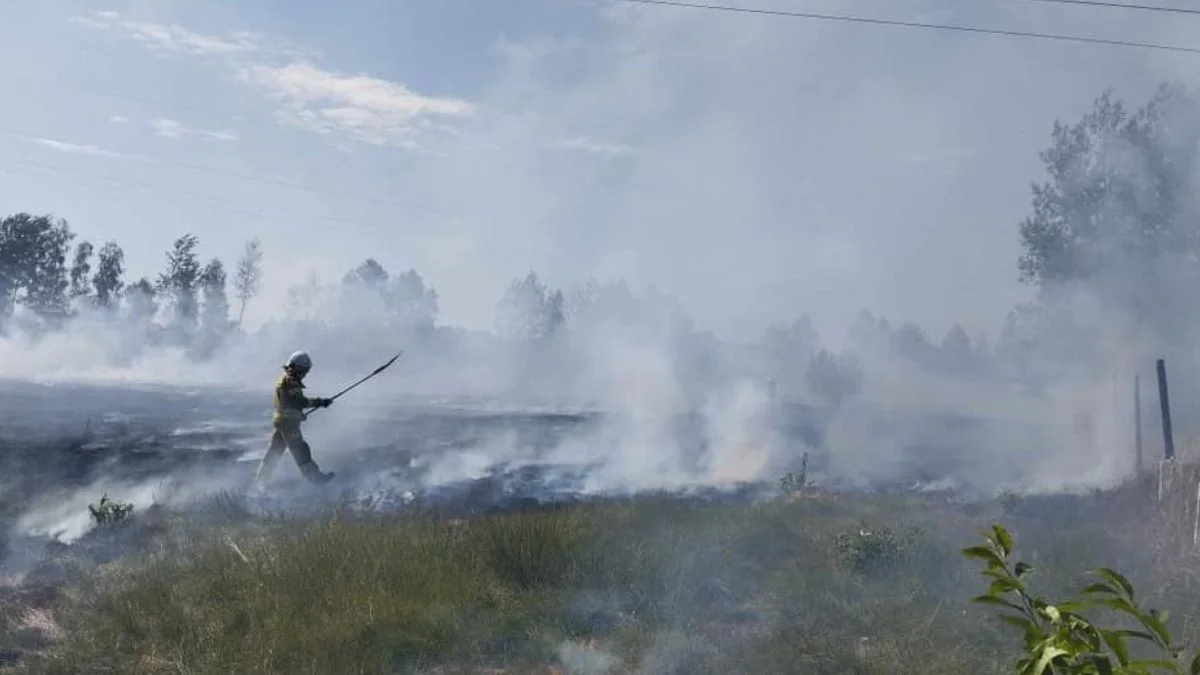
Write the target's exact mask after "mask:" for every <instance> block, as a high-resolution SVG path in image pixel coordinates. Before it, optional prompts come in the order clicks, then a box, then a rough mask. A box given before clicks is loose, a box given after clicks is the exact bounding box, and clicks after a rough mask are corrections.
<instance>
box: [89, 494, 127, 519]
mask: <svg viewBox="0 0 1200 675" xmlns="http://www.w3.org/2000/svg"><path fill="white" fill-rule="evenodd" d="M88 511H89V512H90V513H91V514H92V520H94V521H96V524H97V525H116V524H117V523H120V522H123V521H124V520H125V519H126V518H128V517H129V516H130V515H131V514H132V513H133V504H130V503H128V502H118V501H113V500H111V499H109V498H108V495H103V496H101V497H100V504H99V505H98V506H93V505H92V504H88Z"/></svg>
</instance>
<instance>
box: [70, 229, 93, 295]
mask: <svg viewBox="0 0 1200 675" xmlns="http://www.w3.org/2000/svg"><path fill="white" fill-rule="evenodd" d="M94 251H95V247H93V246H92V242H90V241H86V240H85V241H81V242H79V243H78V244H76V245H75V256H74V258H72V260H71V274H70V276H71V298H72V299H75V300H85V299H87V297H88V296H90V295H91V294H92V289H91V283H90V282H91V280H90V278H89V277H90V276H91V274H92V253H93V252H94Z"/></svg>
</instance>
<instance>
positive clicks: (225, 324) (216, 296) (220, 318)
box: [200, 258, 229, 336]
mask: <svg viewBox="0 0 1200 675" xmlns="http://www.w3.org/2000/svg"><path fill="white" fill-rule="evenodd" d="M225 281H226V278H225V266H224V265H222V264H221V260H220V259H219V258H213V259H212V260H210V261H209V262H208V264H207V265H205V266H204V270H203V271H202V272H201V273H200V290H201V292H202V294H203V300H204V306H203V318H202V321H201V323H202V325H203V327H204V332H205V333H207V334H209V335H213V336H219V335H223V334H224V333H225V331H226V330H227V329H228V328H229V297H228V295H227V294H226V290H225Z"/></svg>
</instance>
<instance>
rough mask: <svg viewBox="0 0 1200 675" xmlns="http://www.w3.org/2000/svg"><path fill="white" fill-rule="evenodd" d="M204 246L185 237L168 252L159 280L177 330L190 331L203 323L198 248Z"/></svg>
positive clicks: (187, 236)
mask: <svg viewBox="0 0 1200 675" xmlns="http://www.w3.org/2000/svg"><path fill="white" fill-rule="evenodd" d="M199 243H200V240H199V238H198V237H196V236H195V235H193V234H190V233H188V234H184V235H183V236H182V237H179V238H178V239H176V240H175V242H174V244H173V245H172V247H171V250H170V251H167V267H166V269H165V270H164V271H163V272H162V274H160V275H159V277H158V288H159V291H160V292H161V293H162V295H163V296H164V299H165V300H167V301H169V302H170V303H171V310H172V314H173V321H172V324H173V326H174V327H175V328H176V329H177V330H183V331H190V330H192V329H194V328H195V327H196V324H197V322H198V320H199V304H200V303H199V298H198V297H197V290H198V288H199V283H200V274H201V272H202V270H201V267H200V260H199V258H198V257H197V255H196V246H197V244H199Z"/></svg>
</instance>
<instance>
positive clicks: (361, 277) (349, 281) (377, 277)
mask: <svg viewBox="0 0 1200 675" xmlns="http://www.w3.org/2000/svg"><path fill="white" fill-rule="evenodd" d="M342 282H343V283H344V284H346V285H349V286H358V287H360V288H366V289H370V290H372V291H375V292H377V293H379V294H383V293H385V292H386V290H387V282H388V273H387V270H385V269H384V268H383V265H380V264H379V261H378V260H375V259H374V258H367V259H366V260H364V261H363V262H362V263H361V264H360V265H359V266H358V267H356V268H354V269H353V270H351V271H350V272H347V273H346V276H345V278H343V279H342Z"/></svg>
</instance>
